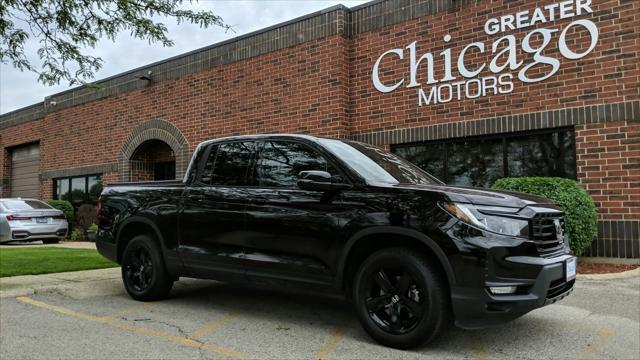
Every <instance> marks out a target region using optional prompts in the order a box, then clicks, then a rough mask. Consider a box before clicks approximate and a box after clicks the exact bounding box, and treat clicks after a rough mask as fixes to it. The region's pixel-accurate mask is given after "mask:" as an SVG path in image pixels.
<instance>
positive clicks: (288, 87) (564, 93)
mask: <svg viewBox="0 0 640 360" xmlns="http://www.w3.org/2000/svg"><path fill="white" fill-rule="evenodd" d="M639 18H640V2H638V1H631V0H602V1H598V0H593V1H590V0H573V1H571V0H570V1H556V2H553V1H525V0H518V1H512V0H492V1H489V0H481V1H470V0H414V1H410V0H406V1H400V0H386V1H373V2H370V3H367V4H364V5H361V6H358V7H355V8H351V9H349V8H346V7H344V6H335V7H331V8H328V9H326V10H323V11H320V12H317V13H313V14H309V15H307V16H304V17H301V18H297V19H293V20H291V21H289V22H286V23H283V24H279V25H276V26H273V27H270V28H266V29H263V30H260V31H257V32H254V33H251V34H247V35H244V36H240V37H237V38H234V39H232V40H229V41H225V42H222V43H219V44H214V45H212V46H209V47H206V48H203V49H198V50H196V51H193V52H190V53H187V54H184V55H181V56H178V57H175V58H171V59H167V60H164V61H161V62H158V63H154V64H151V65H148V66H145V67H143V68H138V69H134V70H131V71H128V72H125V73H122V74H119V75H116V76H113V77H110V78H108V79H104V80H102V81H99V82H98V83H99V84H100V85H101V88H100V89H98V90H96V89H92V88H85V87H80V88H76V89H72V90H69V91H65V92H62V93H58V94H54V95H51V96H49V97H47V98H45V99H44V101H43V102H40V103H38V104H34V105H32V106H29V107H26V108H23V109H19V110H16V111H13V112H10V113H6V114H3V115H1V116H0V147H1V148H2V151H3V154H2V156H1V157H0V179H1V180H2V195H3V196H11V195H13V196H37V197H40V198H44V199H49V198H60V197H63V198H68V199H72V200H73V201H75V202H77V201H92V200H95V197H96V196H97V194H98V193H99V191H100V182H102V183H109V182H114V181H121V180H142V179H167V178H173V177H180V176H182V175H183V173H184V171H185V169H186V165H187V163H188V160H189V157H190V155H191V153H192V151H193V150H194V148H195V147H196V145H197V144H198V143H199V142H201V141H203V140H205V139H209V138H216V137H221V136H228V135H236V134H251V133H271V132H295V133H309V134H317V135H329V136H335V137H347V138H354V139H357V140H361V141H366V142H369V143H374V144H378V145H382V146H384V147H386V148H389V149H391V150H392V151H395V152H398V153H400V154H402V155H403V156H405V157H407V158H409V159H410V160H412V161H414V162H416V163H417V164H419V165H420V166H422V167H424V168H426V169H427V170H428V171H430V172H432V173H433V174H435V175H436V176H438V177H440V178H441V179H443V180H444V181H446V182H448V183H452V184H461V185H473V186H488V185H490V184H491V183H492V182H493V181H494V180H495V179H497V178H499V177H503V176H534V175H540V176H563V177H568V178H574V179H577V180H578V181H579V182H580V183H581V184H582V185H583V186H584V187H585V188H586V189H587V190H588V191H589V192H590V193H591V195H592V196H593V199H594V200H595V202H596V203H597V206H598V208H599V224H598V232H599V235H598V240H597V241H595V242H594V243H593V246H592V248H591V250H590V254H591V255H594V256H608V257H626V258H638V257H640V249H639V245H640V240H639V232H640V87H639V85H638V84H639V83H640V64H639V61H638V57H639V55H640V54H639V53H640V21H638V19H639Z"/></svg>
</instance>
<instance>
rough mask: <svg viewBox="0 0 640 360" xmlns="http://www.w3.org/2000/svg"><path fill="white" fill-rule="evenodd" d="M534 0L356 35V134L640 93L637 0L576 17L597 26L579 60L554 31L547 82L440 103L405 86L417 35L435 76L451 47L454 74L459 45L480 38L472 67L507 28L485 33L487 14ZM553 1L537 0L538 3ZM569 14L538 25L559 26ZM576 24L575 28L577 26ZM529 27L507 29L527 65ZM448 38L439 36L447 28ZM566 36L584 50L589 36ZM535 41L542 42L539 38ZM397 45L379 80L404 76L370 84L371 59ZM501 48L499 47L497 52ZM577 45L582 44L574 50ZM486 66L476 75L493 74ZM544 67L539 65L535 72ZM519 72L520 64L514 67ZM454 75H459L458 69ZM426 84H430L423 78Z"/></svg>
mask: <svg viewBox="0 0 640 360" xmlns="http://www.w3.org/2000/svg"><path fill="white" fill-rule="evenodd" d="M532 3H533V2H531V1H525V0H520V1H479V2H477V4H474V5H468V6H464V7H462V8H461V9H460V10H456V11H445V12H441V13H439V14H436V15H434V16H425V17H422V18H419V19H415V20H411V21H407V22H404V23H400V24H396V25H393V26H387V27H384V28H382V29H380V31H371V32H366V33H362V34H358V35H356V36H355V37H354V39H353V44H354V45H353V51H352V70H351V71H352V94H353V97H352V103H353V110H352V113H353V116H352V118H351V127H352V131H353V132H354V133H366V132H370V131H380V130H388V129H394V128H396V127H405V128H406V127H415V126H419V125H428V124H435V123H446V122H455V121H464V120H472V119H478V118H484V117H489V116H503V115H512V114H526V113H531V112H537V111H543V110H550V109H560V108H566V107H575V106H584V105H591V104H605V103H615V102H621V101H626V100H630V99H638V93H639V89H640V88H639V86H640V85H639V84H640V68H639V67H638V57H639V56H640V44H639V43H638V34H640V21H638V17H639V16H640V15H639V14H640V2H638V1H593V4H592V8H593V11H594V14H593V15H587V16H581V17H579V18H581V19H582V18H586V19H590V20H592V21H593V22H594V23H596V25H597V26H598V28H599V33H600V36H599V41H598V43H597V45H596V47H595V49H594V50H593V51H592V52H591V53H590V54H589V55H587V56H586V57H584V58H582V59H579V60H570V59H566V58H563V57H562V56H561V55H560V54H559V51H558V47H557V41H558V38H559V36H560V34H559V33H560V31H559V32H556V33H555V34H554V35H553V37H552V40H551V43H550V44H549V45H548V47H547V48H546V50H545V52H544V54H545V55H548V56H551V57H555V58H558V59H561V68H560V70H559V71H558V72H557V73H556V74H555V75H554V76H553V77H552V78H549V79H547V80H546V81H542V82H539V83H533V84H528V85H527V84H524V83H522V82H519V81H517V80H516V81H514V85H515V89H514V91H513V93H510V94H501V95H494V96H487V97H480V98H478V99H475V100H460V101H455V100H454V101H451V102H449V103H445V104H437V105H424V106H422V107H420V106H418V101H417V88H406V85H407V83H408V78H409V71H408V68H409V66H408V64H409V62H408V58H407V57H408V56H409V54H408V50H407V49H406V48H405V47H406V46H408V45H409V44H410V43H412V42H413V41H416V49H417V54H418V57H419V56H421V55H422V54H424V53H427V52H431V53H432V54H433V56H434V58H435V65H436V66H435V67H434V71H435V73H436V76H435V78H436V80H437V79H439V78H442V77H443V73H444V65H443V64H444V62H443V61H442V58H441V57H440V56H439V54H440V52H441V51H443V50H444V49H445V48H450V49H451V50H452V59H453V60H452V61H453V62H454V63H453V65H452V66H453V68H454V75H455V67H456V64H455V61H456V59H457V55H458V54H459V53H460V52H461V50H462V48H463V47H464V46H466V45H468V44H469V43H472V42H474V41H477V42H483V43H484V44H485V48H486V50H487V51H485V53H484V54H480V53H479V52H478V51H475V52H473V51H469V52H468V53H467V56H466V57H465V59H466V63H467V64H468V68H469V69H476V68H477V67H478V66H479V65H480V64H483V63H487V64H488V63H489V62H490V61H491V59H492V53H491V45H492V43H493V41H495V40H497V39H498V38H500V37H501V36H503V35H504V34H499V35H494V36H489V35H486V34H485V32H484V23H485V22H486V21H487V20H488V19H489V18H494V17H498V16H500V15H507V14H515V13H516V12H518V11H521V10H530V9H531V8H532V7H533V6H532ZM550 3H552V1H536V2H535V4H536V5H537V6H544V5H545V4H550ZM575 19H576V18H570V19H565V20H560V21H554V22H552V23H546V24H544V25H542V26H543V27H546V28H550V29H560V30H562V29H563V28H564V27H566V26H567V25H568V24H569V23H570V22H571V21H573V20H575ZM574 29H575V28H574ZM531 30H532V29H531V28H525V29H520V30H516V31H509V32H508V34H513V35H515V38H516V39H517V40H518V52H517V59H518V61H524V64H523V66H524V65H526V64H528V63H531V62H532V56H533V55H532V54H527V53H525V52H523V51H522V48H521V46H520V43H521V42H522V40H523V38H524V36H525V35H526V34H527V33H528V32H529V31H531ZM447 34H449V35H451V41H450V42H448V43H446V42H444V41H443V37H444V36H445V35H447ZM567 39H570V40H571V47H572V48H573V49H576V51H584V50H585V49H586V48H587V47H588V45H589V41H590V38H589V36H588V35H587V34H586V33H585V32H584V31H580V32H578V33H574V31H570V32H569V33H568V34H567ZM536 44H538V45H539V44H540V41H538V42H536ZM538 45H535V46H538ZM393 48H400V49H403V51H404V59H399V58H398V57H397V56H386V57H384V59H383V61H382V62H381V64H380V69H381V71H380V73H381V81H382V82H383V83H385V84H394V83H396V82H397V81H399V80H400V79H405V81H404V83H403V86H400V87H399V88H398V89H396V90H395V91H393V92H391V93H386V94H385V93H381V92H379V91H376V90H375V89H373V87H372V85H371V72H372V64H373V63H374V62H375V61H376V59H377V58H378V57H379V56H380V55H381V54H383V53H384V52H385V51H387V50H390V49H393ZM501 49H503V47H499V48H498V51H499V50H501ZM577 49H581V50H577ZM421 66H422V67H421V68H420V72H419V76H418V80H419V81H420V82H421V83H424V82H426V76H425V73H426V66H424V65H421ZM487 68H488V65H487V66H486V67H485V69H484V70H483V72H481V73H480V76H483V75H487V74H490V72H489V71H488V69H487ZM543 70H544V71H546V70H547V68H545V67H544V66H539V67H535V68H534V70H533V71H534V72H536V71H540V72H542V71H543ZM514 75H516V77H517V70H516V71H515V72H514ZM456 80H463V78H462V77H461V76H459V75H458V76H457V79H456ZM423 88H424V89H425V90H426V89H428V88H430V86H428V85H423Z"/></svg>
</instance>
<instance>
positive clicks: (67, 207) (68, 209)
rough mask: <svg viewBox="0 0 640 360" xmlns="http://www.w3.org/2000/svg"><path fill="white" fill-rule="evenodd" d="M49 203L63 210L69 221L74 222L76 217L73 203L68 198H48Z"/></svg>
mask: <svg viewBox="0 0 640 360" xmlns="http://www.w3.org/2000/svg"><path fill="white" fill-rule="evenodd" d="M47 204H49V205H51V206H52V207H54V208H56V209H58V210H61V211H62V212H63V213H64V216H65V217H66V218H67V221H68V222H69V223H73V222H74V221H75V219H76V217H75V212H74V210H73V205H71V203H70V202H68V201H67V200H47Z"/></svg>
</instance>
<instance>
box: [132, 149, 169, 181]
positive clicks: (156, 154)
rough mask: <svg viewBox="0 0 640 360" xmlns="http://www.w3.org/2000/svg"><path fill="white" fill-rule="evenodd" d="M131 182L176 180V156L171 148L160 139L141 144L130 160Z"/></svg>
mask: <svg viewBox="0 0 640 360" xmlns="http://www.w3.org/2000/svg"><path fill="white" fill-rule="evenodd" d="M129 168H130V169H131V181H148V180H156V181H157V180H174V179H175V178H176V154H175V153H174V152H173V149H171V146H169V144H167V143H166V142H164V141H162V140H158V139H152V140H147V141H145V142H143V143H142V144H140V145H139V146H138V147H137V148H136V149H135V151H134V152H133V155H131V158H130V159H129Z"/></svg>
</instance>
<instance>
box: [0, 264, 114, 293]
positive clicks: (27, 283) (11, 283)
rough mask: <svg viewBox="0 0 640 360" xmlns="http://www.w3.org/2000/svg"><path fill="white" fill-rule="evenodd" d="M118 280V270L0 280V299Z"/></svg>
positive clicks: (98, 270)
mask: <svg viewBox="0 0 640 360" xmlns="http://www.w3.org/2000/svg"><path fill="white" fill-rule="evenodd" d="M119 278H120V268H119V267H114V268H106V269H97V270H82V271H70V272H63V273H52V274H42V275H22V276H10V277H4V278H0V299H2V298H11V297H17V296H27V295H33V294H34V293H36V292H47V291H55V290H56V289H58V288H60V287H64V286H66V285H70V284H79V283H93V282H96V281H102V280H113V279H119Z"/></svg>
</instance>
